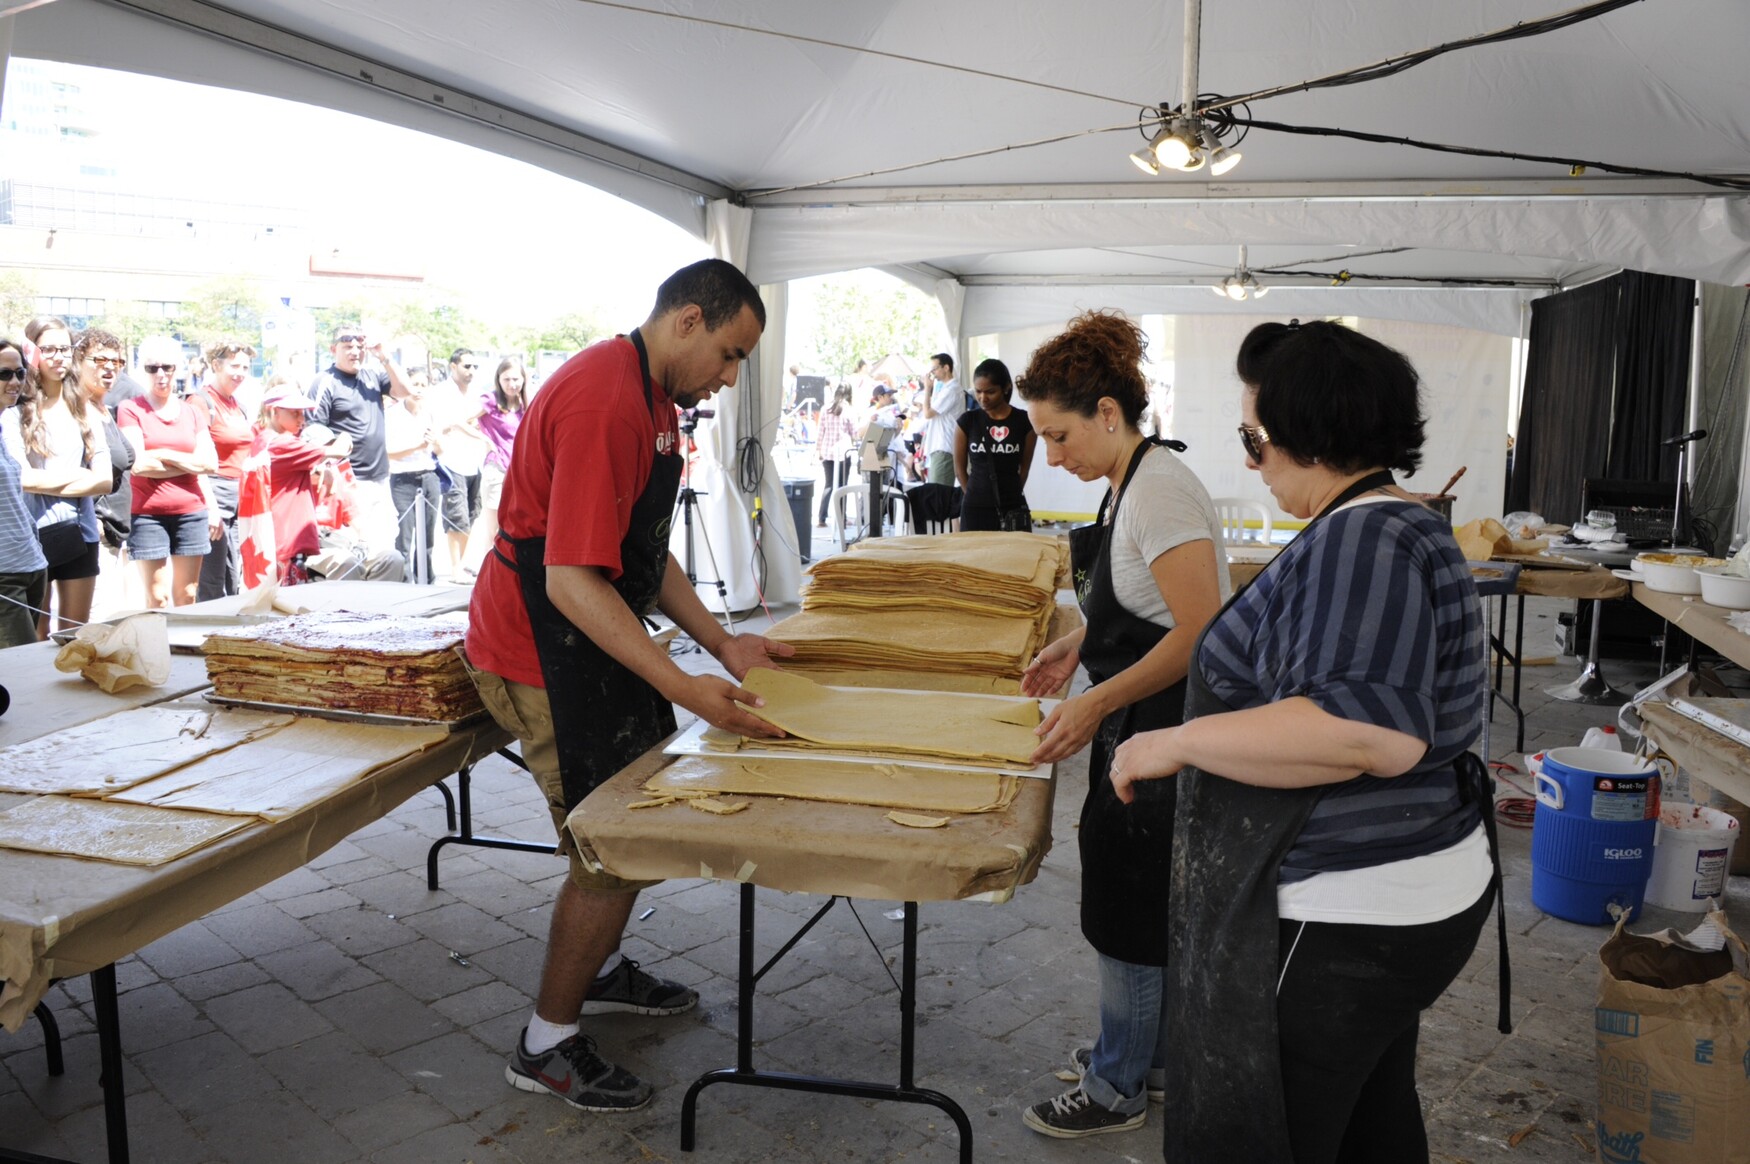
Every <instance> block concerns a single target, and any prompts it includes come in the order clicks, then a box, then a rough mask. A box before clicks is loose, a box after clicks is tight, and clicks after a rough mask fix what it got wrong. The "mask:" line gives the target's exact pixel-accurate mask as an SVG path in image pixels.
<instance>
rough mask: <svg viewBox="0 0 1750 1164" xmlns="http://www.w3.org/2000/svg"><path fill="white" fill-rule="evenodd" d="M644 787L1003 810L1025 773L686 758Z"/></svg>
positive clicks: (657, 791)
mask: <svg viewBox="0 0 1750 1164" xmlns="http://www.w3.org/2000/svg"><path fill="white" fill-rule="evenodd" d="M643 787H644V791H646V792H648V793H650V794H651V795H652V796H655V797H664V796H674V797H685V796H687V795H689V794H697V793H719V794H728V795H732V796H782V797H785V798H787V799H792V800H820V801H826V802H829V803H833V804H872V805H875V806H877V807H879V808H895V809H910V810H913V811H917V812H1001V811H1002V810H1003V809H1005V808H1007V807H1009V805H1011V804H1013V803H1014V802H1015V797H1016V795H1017V794H1018V793H1019V792H1020V789H1021V778H1020V777H1018V776H1011V775H1009V774H1008V773H1006V772H949V771H944V770H943V769H940V768H919V767H916V766H913V765H907V764H836V763H820V764H798V763H795V762H793V761H790V760H760V759H742V760H738V759H730V758H722V759H719V758H718V757H715V756H682V757H680V758H679V759H677V760H676V761H675V762H674V763H672V764H670V765H669V766H668V767H666V768H664V769H663V770H662V771H660V772H658V773H657V774H656V775H654V776H652V777H651V778H650V779H649V780H648V781H646V782H645V783H644V786H643Z"/></svg>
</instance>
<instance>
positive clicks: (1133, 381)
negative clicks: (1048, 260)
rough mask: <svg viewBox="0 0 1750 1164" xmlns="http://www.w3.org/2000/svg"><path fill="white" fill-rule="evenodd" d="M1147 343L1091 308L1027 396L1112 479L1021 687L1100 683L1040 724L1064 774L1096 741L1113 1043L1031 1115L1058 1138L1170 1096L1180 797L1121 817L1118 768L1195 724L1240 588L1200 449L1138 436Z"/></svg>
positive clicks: (1101, 910) (1085, 912) (1087, 861)
mask: <svg viewBox="0 0 1750 1164" xmlns="http://www.w3.org/2000/svg"><path fill="white" fill-rule="evenodd" d="M1146 347H1147V341H1146V340H1145V339H1144V337H1143V333H1142V329H1141V328H1139V327H1137V325H1136V324H1135V323H1134V322H1132V321H1131V320H1129V319H1127V318H1125V317H1124V316H1122V315H1119V314H1117V313H1114V312H1088V313H1086V314H1084V315H1080V316H1077V317H1076V318H1075V319H1074V320H1073V321H1072V322H1071V323H1070V326H1069V330H1067V331H1065V332H1064V333H1063V334H1062V335H1059V336H1057V337H1055V338H1053V339H1051V340H1048V341H1046V342H1045V343H1044V344H1043V345H1041V346H1040V347H1039V349H1038V350H1037V351H1035V352H1034V353H1033V357H1032V359H1031V361H1030V362H1029V363H1028V365H1027V371H1026V374H1025V375H1024V376H1023V377H1022V378H1021V380H1020V382H1019V384H1018V385H1017V388H1018V390H1019V391H1020V393H1021V398H1022V399H1023V400H1025V401H1026V402H1027V407H1028V411H1029V414H1030V416H1031V420H1032V425H1033V428H1034V430H1035V431H1036V432H1037V433H1038V434H1039V440H1040V441H1041V442H1042V443H1043V444H1044V445H1045V451H1046V463H1047V464H1050V465H1053V466H1061V467H1063V468H1065V469H1068V470H1069V471H1070V472H1071V473H1074V474H1075V475H1076V476H1077V477H1078V478H1080V479H1081V480H1083V481H1088V482H1094V481H1101V480H1104V481H1105V482H1106V496H1105V499H1104V500H1103V501H1102V502H1101V504H1100V516H1099V519H1098V520H1097V521H1095V522H1094V523H1093V524H1091V525H1087V526H1083V527H1082V528H1080V529H1076V530H1071V531H1070V565H1071V569H1072V571H1073V576H1074V581H1075V588H1076V599H1077V601H1078V602H1080V604H1081V608H1082V615H1083V619H1084V623H1083V625H1082V626H1081V627H1079V628H1078V629H1076V630H1074V631H1072V632H1070V633H1069V634H1067V635H1065V636H1063V637H1062V638H1060V639H1058V640H1057V641H1055V642H1053V643H1051V644H1050V645H1049V646H1047V647H1046V648H1045V649H1044V650H1043V651H1041V652H1039V656H1038V657H1037V658H1036V659H1035V660H1034V661H1033V664H1032V665H1031V666H1029V667H1028V668H1027V670H1026V672H1025V673H1024V675H1023V676H1022V686H1021V690H1022V692H1023V693H1024V694H1027V695H1053V694H1056V692H1057V691H1058V690H1060V689H1061V688H1062V687H1063V685H1064V684H1065V683H1067V682H1069V680H1070V679H1071V678H1073V677H1074V675H1075V673H1076V668H1077V666H1078V665H1081V666H1085V667H1086V668H1087V672H1088V682H1089V686H1088V688H1087V689H1086V690H1085V691H1082V692H1080V693H1078V694H1076V695H1074V696H1072V697H1070V698H1069V699H1066V700H1064V701H1063V702H1062V703H1060V704H1058V705H1057V707H1055V708H1054V709H1053V710H1052V711H1051V713H1050V714H1049V715H1048V716H1046V718H1045V722H1044V723H1042V724H1040V725H1039V728H1038V732H1039V735H1040V737H1041V738H1040V741H1039V748H1038V750H1037V751H1035V752H1034V754H1033V759H1034V761H1035V762H1037V763H1056V762H1057V761H1058V760H1062V759H1066V758H1068V757H1069V756H1072V755H1074V754H1075V753H1077V752H1079V751H1081V750H1082V749H1083V748H1085V747H1088V746H1089V744H1090V743H1091V744H1092V748H1091V750H1090V752H1089V756H1088V791H1087V795H1086V797H1085V798H1084V800H1083V802H1082V812H1081V824H1080V827H1079V829H1078V830H1077V842H1078V845H1079V846H1080V849H1081V863H1082V868H1081V874H1082V908H1081V921H1082V934H1083V935H1084V936H1085V937H1086V938H1087V939H1088V943H1089V944H1090V945H1091V946H1093V947H1094V950H1095V951H1096V952H1097V953H1098V954H1099V974H1100V976H1099V984H1100V986H1099V995H1098V1003H1099V1037H1098V1038H1097V1039H1096V1040H1095V1041H1094V1043H1093V1045H1092V1046H1091V1047H1078V1048H1075V1049H1073V1050H1072V1051H1071V1053H1070V1058H1071V1062H1072V1064H1073V1065H1074V1068H1075V1070H1076V1071H1077V1072H1078V1073H1079V1074H1080V1075H1081V1080H1080V1082H1079V1083H1078V1084H1077V1085H1076V1086H1074V1087H1072V1088H1070V1089H1069V1090H1068V1091H1065V1092H1064V1093H1062V1094H1061V1095H1057V1096H1054V1097H1052V1098H1051V1099H1048V1100H1045V1101H1044V1102H1042V1103H1039V1104H1035V1105H1034V1106H1032V1107H1030V1108H1028V1109H1027V1110H1026V1111H1025V1112H1024V1113H1023V1114H1022V1119H1023V1121H1024V1122H1025V1123H1026V1124H1027V1126H1028V1127H1030V1128H1032V1129H1033V1130H1034V1131H1036V1132H1038V1133H1040V1134H1041V1135H1045V1136H1052V1137H1054V1138H1058V1139H1072V1138H1076V1137H1081V1136H1092V1135H1100V1134H1103V1133H1108V1132H1123V1131H1128V1130H1130V1129H1133V1128H1139V1127H1141V1126H1142V1125H1143V1123H1144V1122H1145V1121H1146V1120H1147V1118H1148V1106H1149V1101H1150V1099H1151V1098H1153V1097H1157V1096H1158V1095H1159V1094H1160V1091H1159V1069H1160V1067H1161V1065H1162V1064H1163V1062H1164V1056H1165V1053H1166V1046H1167V1043H1168V1041H1169V1039H1170V1038H1171V1037H1172V1023H1173V1022H1174V1021H1176V1018H1175V1017H1171V1016H1169V1014H1168V1008H1167V1007H1166V1006H1165V1005H1164V1003H1163V1001H1162V991H1163V987H1164V985H1165V980H1166V971H1165V970H1164V969H1163V967H1165V966H1166V964H1167V943H1166V889H1167V883H1168V876H1169V869H1170V866H1171V862H1172V853H1173V849H1172V837H1173V799H1172V791H1173V790H1172V787H1171V785H1160V786H1157V787H1154V788H1152V789H1150V791H1149V795H1148V796H1147V797H1145V803H1142V804H1136V805H1124V804H1120V803H1118V800H1117V798H1116V796H1115V795H1114V793H1113V789H1112V784H1111V782H1110V781H1109V780H1108V779H1107V769H1108V767H1109V765H1110V764H1111V760H1112V755H1113V752H1114V750H1115V749H1116V748H1117V747H1118V746H1119V745H1120V744H1121V743H1122V742H1123V741H1124V740H1125V739H1127V738H1129V737H1130V736H1131V735H1132V734H1133V733H1135V732H1139V731H1146V730H1149V729H1151V728H1159V727H1165V726H1167V725H1169V724H1176V723H1178V722H1179V718H1180V714H1181V709H1182V708H1183V706H1184V701H1185V673H1186V668H1187V666H1188V665H1189V663H1190V659H1191V644H1192V643H1193V642H1194V641H1195V640H1196V638H1197V634H1198V632H1199V631H1201V630H1202V629H1203V625H1204V624H1205V623H1206V622H1208V621H1209V619H1210V617H1211V616H1212V615H1213V614H1214V613H1215V612H1216V610H1217V609H1218V608H1219V607H1220V606H1221V601H1222V599H1223V598H1224V597H1225V596H1226V594H1227V592H1228V589H1229V584H1228V576H1227V559H1226V556H1225V555H1224V554H1222V553H1221V552H1220V546H1221V519H1220V517H1219V516H1218V515H1217V514H1216V511H1215V504H1214V502H1212V501H1211V500H1210V498H1209V491H1208V490H1207V489H1205V488H1204V487H1203V483H1202V482H1201V481H1199V480H1198V479H1197V475H1196V474H1195V473H1193V472H1192V471H1191V470H1190V469H1189V468H1188V467H1187V466H1186V465H1185V463H1184V462H1182V461H1181V460H1179V458H1178V457H1177V456H1175V455H1174V453H1175V451H1182V450H1183V449H1184V447H1185V446H1183V445H1176V446H1175V445H1173V444H1169V443H1165V442H1161V441H1156V440H1154V439H1152V438H1149V437H1145V436H1143V434H1142V432H1141V430H1140V429H1139V428H1138V424H1139V423H1140V422H1141V420H1142V414H1143V410H1144V409H1145V408H1147V406H1148V380H1147V378H1146V377H1144V375H1143V371H1142V363H1143V356H1144V353H1145V351H1146Z"/></svg>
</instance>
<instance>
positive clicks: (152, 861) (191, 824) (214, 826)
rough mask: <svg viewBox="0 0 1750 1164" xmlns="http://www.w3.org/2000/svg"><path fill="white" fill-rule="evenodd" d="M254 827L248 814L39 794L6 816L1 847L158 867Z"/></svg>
mask: <svg viewBox="0 0 1750 1164" xmlns="http://www.w3.org/2000/svg"><path fill="white" fill-rule="evenodd" d="M254 823H255V822H254V820H252V819H251V818H249V817H246V816H219V815H216V814H214V813H210V812H183V811H180V810H177V809H170V808H150V807H147V806H145V805H138V804H112V803H110V802H108V801H103V800H87V799H82V798H75V797H71V796H33V797H31V798H30V799H29V800H26V801H24V802H23V803H22V804H19V805H18V806H17V807H15V808H13V809H12V810H11V811H9V812H4V813H0V848H5V849H24V850H27V851H29V852H33V853H53V854H56V855H58V856H63V857H83V858H85V859H86V860H90V861H109V862H112V863H114V864H118V865H144V866H154V865H163V864H166V863H168V862H170V861H174V860H176V859H177V858H178V857H184V856H187V855H188V854H189V853H192V852H194V851H195V850H197V849H203V848H205V847H206V846H208V845H210V844H212V843H213V842H214V841H216V840H219V839H220V838H222V837H228V836H230V835H231V834H232V833H234V832H236V831H238V830H239V829H244V828H248V827H249V826H250V825H252V824H254Z"/></svg>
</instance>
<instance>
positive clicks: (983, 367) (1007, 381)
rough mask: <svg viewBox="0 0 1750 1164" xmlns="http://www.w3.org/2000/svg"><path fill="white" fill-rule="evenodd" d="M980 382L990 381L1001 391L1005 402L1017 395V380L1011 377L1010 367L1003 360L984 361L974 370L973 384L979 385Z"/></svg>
mask: <svg viewBox="0 0 1750 1164" xmlns="http://www.w3.org/2000/svg"><path fill="white" fill-rule="evenodd" d="M980 380H989V381H990V382H991V384H992V385H994V386H995V387H997V388H999V389H1001V390H1002V394H1003V399H1004V400H1007V399H1008V398H1009V397H1011V396H1013V395H1014V394H1015V378H1014V377H1013V376H1011V375H1009V366H1008V365H1007V364H1005V363H1003V362H1002V361H1001V360H984V361H982V362H981V363H980V364H979V365H978V367H976V368H974V369H972V382H973V383H974V384H977V383H978V382H979V381H980Z"/></svg>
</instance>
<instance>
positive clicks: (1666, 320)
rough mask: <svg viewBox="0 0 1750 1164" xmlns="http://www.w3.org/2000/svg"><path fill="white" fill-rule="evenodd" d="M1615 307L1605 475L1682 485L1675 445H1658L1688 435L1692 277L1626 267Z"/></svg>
mask: <svg viewBox="0 0 1750 1164" xmlns="http://www.w3.org/2000/svg"><path fill="white" fill-rule="evenodd" d="M1618 277H1619V278H1620V279H1621V280H1622V299H1621V301H1620V302H1619V303H1618V306H1617V329H1616V407H1615V410H1614V415H1613V416H1612V418H1611V425H1610V462H1609V471H1608V472H1607V473H1606V474H1605V476H1607V477H1621V478H1625V479H1628V480H1633V481H1664V482H1667V483H1669V484H1671V485H1673V486H1675V485H1676V484H1677V450H1676V449H1675V448H1665V447H1663V446H1662V445H1661V442H1662V441H1664V440H1665V439H1666V438H1667V437H1674V436H1676V435H1678V434H1679V433H1683V432H1687V431H1688V428H1687V427H1686V426H1685V424H1684V421H1685V419H1686V418H1687V416H1688V404H1689V355H1690V347H1691V340H1692V339H1693V329H1692V327H1691V326H1690V324H1691V320H1692V319H1693V312H1694V308H1695V281H1694V280H1692V279H1674V278H1672V277H1671V276H1669V275H1649V274H1646V273H1645V272H1643V271H1624V272H1623V273H1622V274H1621V275H1620V276H1618Z"/></svg>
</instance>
